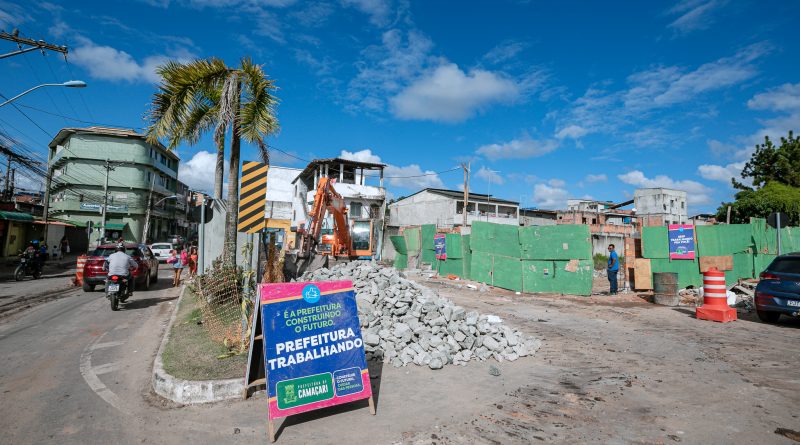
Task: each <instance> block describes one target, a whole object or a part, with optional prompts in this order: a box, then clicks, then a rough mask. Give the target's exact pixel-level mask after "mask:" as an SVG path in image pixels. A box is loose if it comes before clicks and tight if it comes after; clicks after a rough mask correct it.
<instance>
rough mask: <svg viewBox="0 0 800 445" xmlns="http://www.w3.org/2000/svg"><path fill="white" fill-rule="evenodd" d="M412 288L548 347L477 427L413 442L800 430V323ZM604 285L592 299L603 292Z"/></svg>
mask: <svg viewBox="0 0 800 445" xmlns="http://www.w3.org/2000/svg"><path fill="white" fill-rule="evenodd" d="M410 278H412V279H415V280H417V281H419V282H422V283H424V284H426V285H428V286H430V287H432V288H434V289H437V290H438V291H439V293H440V294H441V295H442V296H446V297H448V298H451V299H452V300H453V301H455V302H456V303H457V304H460V305H462V306H464V307H467V308H470V309H476V310H478V311H480V312H482V313H486V314H494V315H498V316H500V317H501V318H502V319H503V320H504V321H505V322H506V323H509V324H511V325H513V326H515V327H516V328H518V329H520V330H522V331H524V332H527V333H530V334H534V335H537V336H539V337H540V338H542V339H543V346H542V348H541V349H540V350H539V352H538V353H537V354H536V356H535V357H533V358H525V359H522V360H520V361H519V362H517V363H514V365H519V364H522V366H523V367H524V369H523V371H522V372H523V373H524V374H525V376H524V378H523V379H522V381H523V383H522V384H520V385H519V386H518V387H515V386H516V385H515V384H514V383H516V382H519V380H520V379H519V376H517V375H516V374H517V372H516V371H514V372H512V374H513V380H514V381H515V382H514V383H512V384H511V385H506V386H507V390H506V391H505V392H504V393H503V394H502V396H501V395H499V394H498V396H497V397H496V398H495V400H493V401H491V402H489V401H487V400H480V401H477V400H476V404H475V405H476V406H475V408H476V410H475V411H476V412H475V414H474V415H472V416H471V417H470V418H463V419H458V420H457V421H453V422H443V423H441V424H439V425H435V426H434V427H432V428H427V429H424V430H422V431H418V432H415V433H414V434H406V435H405V436H404V439H405V440H404V441H405V442H408V443H415V444H427V443H431V444H432V443H438V444H448V443H458V444H461V443H464V444H466V443H531V442H536V441H545V442H559V443H583V442H602V443H673V442H685V443H704V444H708V443H756V442H758V443H794V442H793V441H792V440H790V439H788V438H787V437H785V436H784V435H781V434H779V433H776V430H777V431H781V430H780V429H789V430H795V431H797V430H800V418H799V417H798V416H800V373H799V371H798V370H800V366H798V365H800V319H788V318H783V319H782V320H781V322H780V324H778V325H768V324H764V323H760V322H758V321H757V319H756V317H755V314H754V313H745V312H740V313H739V320H738V321H736V322H732V323H727V324H720V323H714V322H708V321H700V320H697V319H695V318H694V312H693V310H691V309H689V308H672V307H663V306H656V305H653V304H650V303H647V302H645V301H644V300H643V299H642V298H639V297H638V296H636V295H635V294H633V293H623V294H620V295H618V296H614V297H610V296H607V295H595V296H592V297H577V296H560V295H541V294H540V295H535V296H533V295H515V293H514V292H509V291H505V290H502V289H491V290H490V291H489V292H479V291H474V290H469V289H466V288H463V287H462V288H458V287H457V286H459V284H463V282H462V283H459V282H452V281H448V280H441V279H428V278H427V277H425V276H420V275H416V276H414V275H412V276H410ZM604 281H605V279H603V278H598V279H597V280H596V286H595V289H596V291H603V290H607V282H605V289H604V288H603V286H604ZM515 368H516V366H515ZM509 377H512V376H509ZM502 378H504V377H503V376H500V377H498V379H502ZM509 383H511V382H509ZM464 390H469V389H468V388H464ZM487 402H489V403H487ZM789 434H790V435H791V433H789Z"/></svg>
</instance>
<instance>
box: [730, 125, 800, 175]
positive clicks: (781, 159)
mask: <svg viewBox="0 0 800 445" xmlns="http://www.w3.org/2000/svg"><path fill="white" fill-rule="evenodd" d="M742 178H753V186H754V187H762V186H764V185H766V184H767V183H769V182H772V181H775V182H778V183H781V184H786V185H789V186H792V187H800V138H797V137H794V134H793V133H792V132H791V131H790V132H789V137H788V138H784V137H782V138H781V144H780V146H778V147H776V146H775V145H774V144H773V143H772V141H771V140H770V139H769V136H766V137H764V143H763V144H759V145H756V151H755V153H753V155H752V156H751V157H750V160H749V161H747V163H746V164H745V166H744V169H742ZM732 181H733V186H734V187H735V188H737V189H739V190H753V188H752V187H748V186H746V185H744V184H742V183H741V182H739V181H737V180H736V179H735V178H734V179H732Z"/></svg>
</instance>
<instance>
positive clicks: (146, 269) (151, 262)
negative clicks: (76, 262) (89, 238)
mask: <svg viewBox="0 0 800 445" xmlns="http://www.w3.org/2000/svg"><path fill="white" fill-rule="evenodd" d="M116 251H117V245H116V244H103V245H100V246H97V248H96V249H95V250H94V252H92V253H91V254H90V255H89V257H88V258H86V265H85V266H84V268H83V291H84V292H91V291H93V290H94V288H95V286H97V285H100V286H105V281H106V276H107V275H108V274H107V273H106V271H105V270H103V264H104V263H105V261H106V258H108V256H109V255H111V254H112V253H114V252H116ZM125 253H127V254H128V255H130V256H131V258H133V259H134V261H136V263H137V264H138V265H139V266H138V267H137V268H136V269H134V270H133V279H134V281H135V283H136V289H144V290H147V289H149V288H150V283H155V282H156V281H157V280H158V259H156V257H155V255H153V252H152V251H151V250H150V248H149V247H147V246H146V245H144V244H134V243H125Z"/></svg>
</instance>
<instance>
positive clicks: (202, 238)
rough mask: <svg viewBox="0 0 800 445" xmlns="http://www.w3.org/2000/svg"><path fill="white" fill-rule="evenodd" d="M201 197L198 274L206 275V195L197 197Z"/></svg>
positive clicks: (200, 194)
mask: <svg viewBox="0 0 800 445" xmlns="http://www.w3.org/2000/svg"><path fill="white" fill-rule="evenodd" d="M198 195H199V196H200V199H201V201H200V203H201V204H200V230H198V232H199V233H198V240H197V241H198V244H199V245H198V246H197V247H198V249H197V273H198V274H199V275H204V274H205V270H206V268H205V266H206V265H205V259H206V255H205V250H206V195H204V194H202V193H198V194H196V195H195V199H197V196H198Z"/></svg>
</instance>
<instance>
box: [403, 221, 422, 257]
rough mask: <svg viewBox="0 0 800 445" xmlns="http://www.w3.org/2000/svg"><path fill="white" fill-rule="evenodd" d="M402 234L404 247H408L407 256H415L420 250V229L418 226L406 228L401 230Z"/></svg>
mask: <svg viewBox="0 0 800 445" xmlns="http://www.w3.org/2000/svg"><path fill="white" fill-rule="evenodd" d="M403 236H404V237H405V239H406V248H407V249H408V256H417V255H419V251H420V229H419V227H410V228H406V229H405V230H404V231H403Z"/></svg>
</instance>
